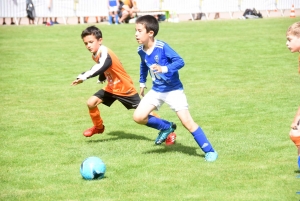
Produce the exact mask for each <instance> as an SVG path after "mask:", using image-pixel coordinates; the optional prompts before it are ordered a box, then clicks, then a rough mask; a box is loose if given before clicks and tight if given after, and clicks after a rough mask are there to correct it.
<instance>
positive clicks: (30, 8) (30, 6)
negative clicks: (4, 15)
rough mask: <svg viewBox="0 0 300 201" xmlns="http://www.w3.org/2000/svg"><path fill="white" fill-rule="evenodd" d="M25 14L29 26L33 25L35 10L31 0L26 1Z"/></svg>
mask: <svg viewBox="0 0 300 201" xmlns="http://www.w3.org/2000/svg"><path fill="white" fill-rule="evenodd" d="M26 13H27V17H28V23H29V24H34V20H35V16H36V15H35V8H34V5H33V3H32V0H26Z"/></svg>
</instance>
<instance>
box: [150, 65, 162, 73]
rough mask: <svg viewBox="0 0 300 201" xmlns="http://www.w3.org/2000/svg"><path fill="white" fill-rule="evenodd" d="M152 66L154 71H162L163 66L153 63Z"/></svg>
mask: <svg viewBox="0 0 300 201" xmlns="http://www.w3.org/2000/svg"><path fill="white" fill-rule="evenodd" d="M150 68H151V69H152V70H153V72H154V73H161V72H162V69H161V66H160V65H158V64H152V65H151V66H150Z"/></svg>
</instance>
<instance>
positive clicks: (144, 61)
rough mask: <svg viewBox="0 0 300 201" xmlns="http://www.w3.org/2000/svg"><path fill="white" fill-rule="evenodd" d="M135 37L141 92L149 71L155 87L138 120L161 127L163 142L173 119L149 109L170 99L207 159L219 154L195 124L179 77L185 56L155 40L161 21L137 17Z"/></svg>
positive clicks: (159, 140)
mask: <svg viewBox="0 0 300 201" xmlns="http://www.w3.org/2000/svg"><path fill="white" fill-rule="evenodd" d="M135 30H136V32H135V37H136V40H137V42H138V43H139V44H140V46H139V47H138V54H139V56H140V58H141V63H140V94H141V95H142V96H144V89H145V88H146V85H145V83H146V78H147V75H148V73H149V74H150V76H151V78H152V83H153V86H152V89H151V90H150V91H149V92H148V93H147V94H146V95H145V96H144V97H143V98H142V100H141V102H140V104H139V105H138V107H137V109H136V110H135V112H134V114H133V119H134V121H135V122H137V123H139V124H143V125H146V126H148V127H151V128H155V129H157V130H160V132H159V133H158V137H157V138H156V140H155V144H157V145H159V144H161V143H163V142H164V141H165V140H166V139H167V137H168V136H169V135H170V134H171V133H172V132H173V131H174V130H175V129H176V125H175V124H174V123H173V122H169V121H167V120H164V119H159V118H156V117H155V116H152V115H151V114H150V113H151V112H152V111H153V110H155V109H159V108H160V106H161V105H162V104H163V103H167V104H168V105H169V106H170V108H171V109H172V110H174V111H175V112H176V114H177V116H178V118H179V119H180V121H181V123H182V124H183V126H184V127H185V128H186V129H187V130H188V131H189V132H190V133H191V134H192V135H193V136H194V139H195V141H196V142H197V144H198V145H199V146H200V148H201V149H202V150H203V152H205V160H206V161H210V162H213V161H215V160H216V159H217V157H218V154H217V152H216V151H215V150H214V149H213V147H212V145H211V143H210V142H209V141H208V140H207V138H206V136H205V134H204V132H203V131H202V129H201V128H200V127H199V125H198V124H196V123H195V122H194V120H193V118H192V117H191V115H190V112H189V110H188V103H187V99H186V96H185V94H184V92H183V85H182V83H181V81H180V79H179V73H178V70H179V69H181V68H182V67H183V66H184V61H183V59H182V58H181V57H180V56H179V55H178V54H177V53H176V52H175V51H174V50H173V49H172V48H171V47H170V46H169V45H168V44H167V43H165V42H163V41H160V40H156V39H155V36H156V35H157V33H158V30H159V24H158V21H157V20H156V18H155V17H153V16H151V15H144V16H141V17H139V18H137V20H136V25H135Z"/></svg>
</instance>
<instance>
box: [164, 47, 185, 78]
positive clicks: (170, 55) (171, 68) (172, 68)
mask: <svg viewBox="0 0 300 201" xmlns="http://www.w3.org/2000/svg"><path fill="white" fill-rule="evenodd" d="M164 52H165V56H166V57H167V59H168V60H169V61H168V63H169V64H168V65H167V68H168V73H170V74H173V73H174V72H176V71H178V70H179V69H181V68H182V67H183V66H184V64H185V63H184V61H183V59H182V58H181V57H180V56H179V54H177V52H175V51H174V50H173V49H172V48H171V47H170V46H169V45H168V44H166V43H165V45H164Z"/></svg>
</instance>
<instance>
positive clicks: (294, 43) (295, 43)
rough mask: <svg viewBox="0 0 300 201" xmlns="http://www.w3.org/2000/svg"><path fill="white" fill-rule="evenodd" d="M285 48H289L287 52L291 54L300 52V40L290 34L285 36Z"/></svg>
mask: <svg viewBox="0 0 300 201" xmlns="http://www.w3.org/2000/svg"><path fill="white" fill-rule="evenodd" d="M286 39H287V41H286V46H287V48H289V50H290V51H291V52H300V38H299V37H297V36H295V35H291V34H287V35H286Z"/></svg>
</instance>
